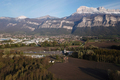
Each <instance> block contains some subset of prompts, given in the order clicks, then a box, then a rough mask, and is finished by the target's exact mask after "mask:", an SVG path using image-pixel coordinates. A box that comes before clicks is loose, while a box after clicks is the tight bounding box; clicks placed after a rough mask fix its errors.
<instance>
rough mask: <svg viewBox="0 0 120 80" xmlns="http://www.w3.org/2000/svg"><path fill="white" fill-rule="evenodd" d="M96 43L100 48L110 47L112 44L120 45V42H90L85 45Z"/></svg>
mask: <svg viewBox="0 0 120 80" xmlns="http://www.w3.org/2000/svg"><path fill="white" fill-rule="evenodd" d="M89 45H94V46H97V47H99V48H109V47H110V46H112V45H120V43H118V42H88V43H86V44H85V46H89Z"/></svg>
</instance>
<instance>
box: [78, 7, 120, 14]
mask: <svg viewBox="0 0 120 80" xmlns="http://www.w3.org/2000/svg"><path fill="white" fill-rule="evenodd" d="M76 13H91V14H94V13H105V14H120V10H119V9H105V8H104V7H98V8H93V7H86V6H80V7H79V8H78V9H77V12H76Z"/></svg>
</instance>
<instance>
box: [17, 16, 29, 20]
mask: <svg viewBox="0 0 120 80" xmlns="http://www.w3.org/2000/svg"><path fill="white" fill-rule="evenodd" d="M26 18H27V17H26V16H19V17H17V19H26Z"/></svg>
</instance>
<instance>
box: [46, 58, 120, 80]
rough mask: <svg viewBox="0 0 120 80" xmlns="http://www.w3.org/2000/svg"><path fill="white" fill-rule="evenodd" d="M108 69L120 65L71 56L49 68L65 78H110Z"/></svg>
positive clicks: (85, 79) (56, 74) (75, 79)
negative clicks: (64, 61)
mask: <svg viewBox="0 0 120 80" xmlns="http://www.w3.org/2000/svg"><path fill="white" fill-rule="evenodd" d="M108 69H111V70H120V67H118V66H115V65H114V64H112V63H104V62H95V61H87V60H83V59H77V58H71V57H69V59H68V62H66V63H55V64H54V65H53V66H51V67H50V68H49V69H48V70H49V71H51V72H52V73H54V74H55V76H56V77H58V78H61V79H63V80H108V73H107V70H108Z"/></svg>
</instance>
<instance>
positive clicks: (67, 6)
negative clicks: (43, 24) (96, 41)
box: [0, 0, 120, 18]
mask: <svg viewBox="0 0 120 80" xmlns="http://www.w3.org/2000/svg"><path fill="white" fill-rule="evenodd" d="M80 6H87V7H95V8H97V7H101V6H103V7H105V8H106V9H120V0H0V17H18V16H21V15H24V16H26V17H29V18H37V17H41V16H45V15H51V16H55V17H60V18H61V17H65V16H69V15H71V14H72V13H74V12H76V10H77V8H79V7H80Z"/></svg>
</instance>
